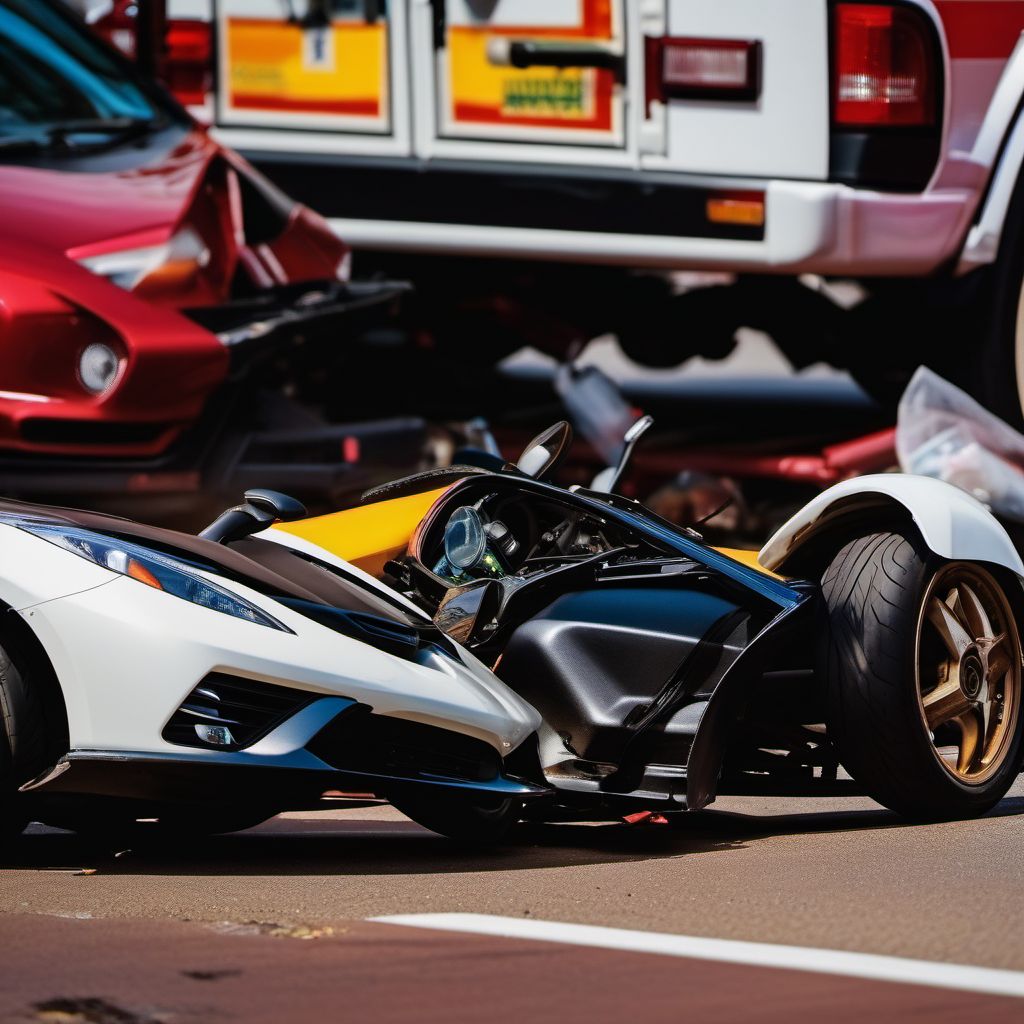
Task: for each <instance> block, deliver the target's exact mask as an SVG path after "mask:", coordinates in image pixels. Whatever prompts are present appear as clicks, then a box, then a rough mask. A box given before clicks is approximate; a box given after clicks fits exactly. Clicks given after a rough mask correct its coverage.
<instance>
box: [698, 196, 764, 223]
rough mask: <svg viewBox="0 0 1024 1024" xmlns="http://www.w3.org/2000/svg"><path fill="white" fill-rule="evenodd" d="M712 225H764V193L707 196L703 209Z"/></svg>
mask: <svg viewBox="0 0 1024 1024" xmlns="http://www.w3.org/2000/svg"><path fill="white" fill-rule="evenodd" d="M705 210H706V212H707V218H708V220H709V221H711V223H712V224H743V225H745V226H747V227H757V228H759V227H762V226H763V225H764V193H763V192H754V193H745V194H739V195H717V196H709V197H708V201H707V205H706V207H705Z"/></svg>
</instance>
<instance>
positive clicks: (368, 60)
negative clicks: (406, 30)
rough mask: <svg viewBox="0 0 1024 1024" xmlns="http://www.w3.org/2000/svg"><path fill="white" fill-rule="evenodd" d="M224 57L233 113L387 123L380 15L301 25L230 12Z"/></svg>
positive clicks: (385, 66) (383, 26) (385, 48)
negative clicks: (373, 18)
mask: <svg viewBox="0 0 1024 1024" xmlns="http://www.w3.org/2000/svg"><path fill="white" fill-rule="evenodd" d="M225 55H226V62H227V100H228V106H229V108H230V109H231V110H233V111H265V112H280V113H290V114H295V115H316V116H319V117H323V116H328V117H330V116H333V117H339V118H345V119H353V118H355V119H365V120H366V121H368V122H371V123H372V122H378V123H380V122H383V123H386V120H387V117H388V34H387V22H386V21H384V20H383V19H380V20H378V21H375V22H374V23H373V24H366V23H360V22H352V21H336V22H333V23H332V24H330V25H328V26H325V27H323V28H303V27H300V26H298V25H291V24H288V23H287V22H282V21H281V20H280V19H274V18H242V17H230V18H227V19H226V40H225ZM293 123H294V122H293Z"/></svg>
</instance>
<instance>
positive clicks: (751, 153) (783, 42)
mask: <svg viewBox="0 0 1024 1024" xmlns="http://www.w3.org/2000/svg"><path fill="white" fill-rule="evenodd" d="M667 34H668V35H670V36H689V37H694V36H695V37H698V38H710V39H736V38H741V39H757V40H760V41H761V45H762V48H763V51H764V58H765V59H764V70H763V80H762V85H761V96H760V99H759V100H758V101H757V102H756V103H721V102H712V101H703V102H699V101H693V100H672V101H670V102H669V103H668V104H667V107H668V109H667V112H666V114H667V122H666V128H665V133H666V137H667V139H666V141H667V154H666V159H665V162H664V164H663V165H661V166H664V167H671V168H672V169H673V170H680V171H689V172H692V173H697V174H723V175H733V176H736V175H753V176H755V177H758V178H775V177H781V178H799V179H807V178H811V179H819V180H823V179H825V178H826V177H828V92H829V85H828V48H827V47H826V46H822V45H820V43H818V41H819V40H820V41H824V40H826V39H827V38H828V10H827V8H826V6H825V4H823V3H821V2H820V0H786V2H785V3H764V0H716V2H715V3H694V2H693V0H671V2H670V3H669V15H668V33H667ZM812 41H813V44H812ZM809 44H812V45H809ZM646 163H647V164H648V165H649V166H655V165H660V162H656V161H654V160H653V159H652V160H648V161H646Z"/></svg>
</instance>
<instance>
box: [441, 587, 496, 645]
mask: <svg viewBox="0 0 1024 1024" xmlns="http://www.w3.org/2000/svg"><path fill="white" fill-rule="evenodd" d="M504 593H505V592H504V590H503V588H502V586H501V584H500V583H499V582H498V581H497V580H476V581H474V582H473V583H470V584H467V585H466V586H464V587H453V588H452V589H451V590H449V591H448V593H447V594H445V596H444V599H443V600H442V601H441V605H440V607H439V608H438V609H437V612H436V613H435V615H434V625H435V626H437V628H438V629H440V630H441V631H442V632H443V633H446V634H447V635H448V636H450V637H451V638H452V639H453V640H454V641H455V642H456V643H460V644H463V645H466V646H472V645H473V644H476V643H480V641H482V640H484V639H486V637H487V631H488V630H487V627H488V626H490V625H491V624H492V623H493V622H494V620H495V619H496V618H497V616H498V613H499V612H500V611H501V603H502V600H503V598H504Z"/></svg>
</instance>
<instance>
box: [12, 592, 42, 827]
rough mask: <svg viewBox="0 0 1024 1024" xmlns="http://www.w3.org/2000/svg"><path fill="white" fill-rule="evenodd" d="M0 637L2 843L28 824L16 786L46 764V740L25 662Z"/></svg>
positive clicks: (39, 702) (38, 701)
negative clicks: (0, 640) (0, 641)
mask: <svg viewBox="0 0 1024 1024" xmlns="http://www.w3.org/2000/svg"><path fill="white" fill-rule="evenodd" d="M0 614H5V613H3V612H0ZM6 614H11V613H6ZM0 639H2V644H0V715H2V728H0V842H3V841H4V840H9V839H11V838H13V837H15V836H17V835H19V834H20V833H21V832H22V831H23V830H24V828H25V826H26V825H27V824H28V817H27V815H26V813H25V810H24V799H23V798H22V797H21V796H20V795H19V794H18V787H19V786H21V785H23V784H24V783H26V782H28V781H29V780H30V779H33V778H35V777H36V776H37V775H39V774H40V773H41V772H42V771H43V770H44V769H45V768H46V767H47V754H48V750H49V743H48V738H47V730H46V715H45V711H44V707H43V703H42V699H41V696H40V694H39V691H38V689H37V688H35V687H33V686H32V680H31V672H30V670H29V668H28V662H27V660H26V659H24V658H23V657H20V656H19V651H18V646H17V643H16V642H15V641H14V640H13V639H12V638H9V637H2V638H0Z"/></svg>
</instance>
